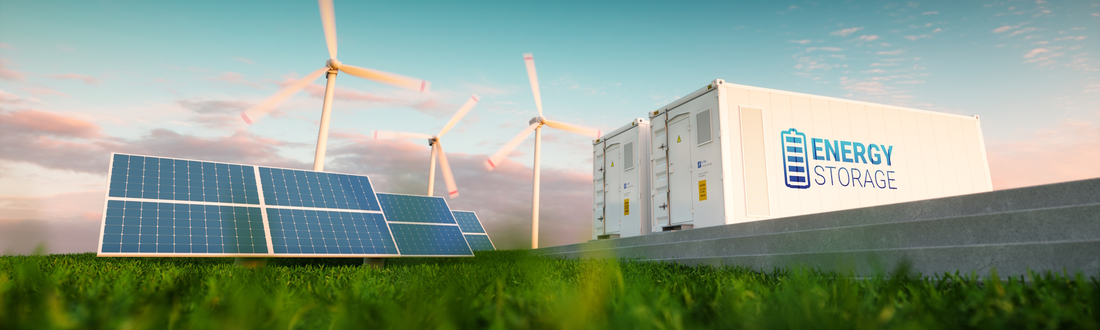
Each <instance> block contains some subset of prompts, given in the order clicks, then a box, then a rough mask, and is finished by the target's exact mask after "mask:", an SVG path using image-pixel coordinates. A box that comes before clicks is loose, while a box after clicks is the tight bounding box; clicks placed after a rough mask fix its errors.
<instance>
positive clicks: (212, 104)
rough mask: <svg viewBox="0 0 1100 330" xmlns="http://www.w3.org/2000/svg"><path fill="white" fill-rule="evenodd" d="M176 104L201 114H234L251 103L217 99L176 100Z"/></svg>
mask: <svg viewBox="0 0 1100 330" xmlns="http://www.w3.org/2000/svg"><path fill="white" fill-rule="evenodd" d="M176 104H179V105H180V106H181V107H184V108H185V109H187V110H191V111H194V112H196V113H201V114H233V115H236V114H237V113H240V112H241V111H244V110H245V109H248V107H249V106H251V105H252V104H250V103H248V102H242V101H219V100H211V101H207V100H201V99H192V100H178V101H176Z"/></svg>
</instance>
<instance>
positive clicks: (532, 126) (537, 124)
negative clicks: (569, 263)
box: [485, 53, 600, 249]
mask: <svg viewBox="0 0 1100 330" xmlns="http://www.w3.org/2000/svg"><path fill="white" fill-rule="evenodd" d="M523 62H524V63H525V64H527V79H528V80H530V81H531V92H532V93H533V94H535V108H537V109H538V111H539V116H538V117H535V118H532V119H531V120H530V121H529V122H527V123H528V126H527V128H524V129H523V131H520V132H519V134H517V135H516V137H514V138H512V140H511V141H508V143H506V144H504V146H503V147H501V148H500V150H497V152H496V153H495V154H493V155H492V156H490V157H489V159H487V160H485V168H486V169H488V170H490V171H492V170H493V169H495V168H496V167H497V165H500V163H501V162H502V161H504V159H505V158H506V157H507V156H508V154H509V153H511V152H512V150H514V149H516V147H517V146H519V144H520V143H521V142H523V140H525V139H527V136H528V135H531V132H535V169H534V172H535V175H534V177H535V178H534V193H533V197H532V205H531V248H532V249H537V248H539V156H540V150H541V147H540V145H541V144H542V126H543V125H546V126H550V127H551V128H556V129H560V130H563V131H567V132H571V133H576V134H580V135H584V136H587V137H591V138H593V139H599V138H600V131H598V130H595V129H591V128H588V127H583V126H578V125H573V124H567V123H563V122H560V121H553V120H550V119H546V117H544V116H543V115H542V96H541V95H540V93H539V78H538V75H537V74H536V73H535V57H534V56H533V55H531V53H527V54H523Z"/></svg>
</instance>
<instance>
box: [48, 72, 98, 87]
mask: <svg viewBox="0 0 1100 330" xmlns="http://www.w3.org/2000/svg"><path fill="white" fill-rule="evenodd" d="M46 76H47V77H51V78H55V79H64V80H79V81H81V82H84V83H85V84H88V85H99V84H102V83H103V81H102V80H99V78H96V77H92V76H85V75H82V74H76V73H66V74H51V75H46Z"/></svg>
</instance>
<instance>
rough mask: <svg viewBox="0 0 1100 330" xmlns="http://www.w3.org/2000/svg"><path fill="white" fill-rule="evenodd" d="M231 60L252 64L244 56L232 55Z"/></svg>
mask: <svg viewBox="0 0 1100 330" xmlns="http://www.w3.org/2000/svg"><path fill="white" fill-rule="evenodd" d="M233 60H234V61H237V62H241V63H245V64H254V63H253V62H252V60H250V59H247V58H244V57H234V58H233Z"/></svg>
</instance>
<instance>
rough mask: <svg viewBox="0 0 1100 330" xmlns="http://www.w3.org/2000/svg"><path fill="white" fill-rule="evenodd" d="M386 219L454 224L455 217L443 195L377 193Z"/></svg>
mask: <svg viewBox="0 0 1100 330" xmlns="http://www.w3.org/2000/svg"><path fill="white" fill-rule="evenodd" d="M378 202H379V203H380V204H382V212H384V213H385V214H386V220H387V221H391V222H392V221H396V222H417V223H439V224H454V223H455V217H454V215H453V214H451V209H450V208H449V207H447V201H445V200H443V197H435V196H414V195H398V194H385V193H379V194H378Z"/></svg>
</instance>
